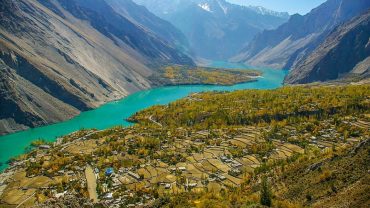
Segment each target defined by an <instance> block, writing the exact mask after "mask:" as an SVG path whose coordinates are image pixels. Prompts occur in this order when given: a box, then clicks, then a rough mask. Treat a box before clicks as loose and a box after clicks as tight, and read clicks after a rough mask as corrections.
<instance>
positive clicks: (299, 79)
mask: <svg viewBox="0 0 370 208" xmlns="http://www.w3.org/2000/svg"><path fill="white" fill-rule="evenodd" d="M369 60H370V10H369V11H368V12H366V13H365V14H363V15H361V16H359V17H357V18H354V19H353V20H351V21H349V22H348V23H346V24H343V25H341V26H339V27H338V28H336V29H335V30H334V31H333V32H332V33H330V35H329V36H328V37H327V38H326V40H325V41H324V42H323V43H322V44H321V45H320V46H319V47H317V48H316V49H315V50H314V51H313V52H312V53H311V54H310V55H309V56H307V57H306V58H304V59H302V60H301V61H300V62H299V63H297V64H296V65H295V66H294V67H293V68H292V70H291V72H290V73H289V75H288V76H287V77H286V79H285V83H289V84H297V83H309V82H314V81H327V80H334V79H338V78H345V77H348V76H351V77H353V78H354V77H356V76H357V77H360V78H366V77H369V75H370V74H369V73H370V64H369Z"/></svg>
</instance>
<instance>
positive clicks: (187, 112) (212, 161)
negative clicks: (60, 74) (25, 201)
mask: <svg viewBox="0 0 370 208" xmlns="http://www.w3.org/2000/svg"><path fill="white" fill-rule="evenodd" d="M368 92H369V86H299V87H298V86H295V87H284V88H280V89H276V90H268V91H267V90H240V91H235V92H230V93H217V92H207V93H199V94H198V93H194V94H192V95H191V96H189V97H187V98H184V99H181V100H178V101H175V102H173V103H172V104H170V105H165V106H159V105H155V106H153V107H151V108H148V109H145V110H143V111H140V112H139V113H137V114H135V116H134V118H135V119H134V120H136V121H138V124H137V125H135V126H133V127H129V128H121V127H116V128H110V129H105V130H103V131H96V130H95V131H94V130H90V131H89V130H83V131H78V132H76V133H74V134H68V135H66V136H64V137H63V139H61V140H60V141H59V142H58V143H59V144H58V145H51V146H50V148H48V149H43V148H39V149H36V150H33V151H32V152H30V153H29V154H28V155H27V156H26V157H24V159H21V160H19V161H17V162H18V165H17V166H12V168H10V169H8V171H14V172H19V173H21V175H19V174H18V175H19V176H20V177H18V178H15V179H16V180H9V181H7V182H6V184H7V187H10V188H6V189H5V192H4V195H3V196H1V197H2V200H3V203H4V204H5V203H6V204H15V205H16V204H19V203H21V202H22V200H16V201H15V200H14V192H13V189H12V188H14V189H15V190H16V191H17V192H16V193H17V195H19V196H21V197H22V198H26V197H28V196H29V193H28V192H27V189H28V188H32V189H34V187H35V186H34V185H35V183H36V182H34V181H42V182H45V183H43V184H42V186H37V188H36V189H38V191H37V195H36V196H35V197H34V198H33V200H30V202H32V201H34V202H35V203H44V202H53V201H55V198H57V197H58V201H63V202H65V200H64V198H63V196H62V195H64V193H68V197H69V196H71V197H74V198H76V199H77V198H78V199H84V200H89V197H91V196H92V195H93V194H94V193H91V194H89V189H90V190H92V189H91V188H89V186H90V185H91V184H92V185H93V186H94V184H93V183H94V181H93V180H94V179H93V178H92V181H90V182H89V181H88V180H91V178H90V179H88V180H86V179H87V178H88V177H86V175H87V174H86V170H87V169H86V166H87V165H91V168H90V169H89V174H90V176H91V177H94V176H92V175H91V174H92V169H93V170H96V171H95V173H97V175H99V177H96V178H97V180H96V182H97V187H98V188H97V189H98V194H99V195H98V198H99V200H100V202H101V203H104V204H108V205H109V206H115V205H116V204H118V203H120V204H121V205H122V203H124V205H126V206H140V203H141V204H146V203H151V202H153V201H155V200H160V197H161V196H166V195H170V196H171V200H176V199H175V198H174V197H181V196H182V195H178V194H179V193H184V194H186V193H188V194H192V193H203V191H206V190H217V192H219V190H221V189H224V190H230V191H231V189H229V188H230V187H234V190H235V189H238V188H240V187H244V188H245V187H247V186H249V185H253V183H256V184H257V183H258V181H259V179H260V176H263V175H265V174H264V173H265V172H266V171H270V170H272V171H271V174H272V175H275V174H276V173H278V174H279V173H282V172H280V171H278V172H276V171H274V170H273V169H274V168H275V167H279V165H282V166H283V167H285V169H284V170H285V171H289V170H290V168H287V167H288V164H289V163H291V162H294V161H295V160H297V159H299V158H300V159H299V160H300V161H301V162H307V159H308V158H312V160H311V161H310V162H309V164H306V165H304V166H302V171H296V172H294V174H300V173H302V172H304V173H305V174H304V175H303V177H306V178H310V177H312V178H317V177H320V180H323V183H320V184H324V185H325V183H324V181H326V180H331V182H330V183H328V184H327V185H325V186H317V182H316V181H317V180H309V181H312V182H313V183H311V184H309V185H310V186H315V187H316V188H315V189H317V188H318V187H321V189H320V190H321V191H318V192H315V194H317V195H315V198H321V197H322V196H326V194H327V193H328V190H332V186H331V185H330V184H334V185H335V187H338V188H341V186H342V181H343V180H341V178H339V177H337V176H336V175H334V174H333V175H332V176H333V177H334V176H335V177H337V178H335V177H334V178H333V177H329V176H331V174H329V175H327V174H325V175H324V177H321V176H319V175H316V173H315V174H312V173H313V171H316V168H312V171H311V170H310V171H307V167H317V164H318V162H320V161H318V160H317V158H320V157H321V156H322V161H323V163H321V162H320V164H324V163H326V161H328V160H326V159H325V157H326V156H327V155H332V156H330V157H332V158H333V159H334V158H336V159H337V158H338V156H340V155H341V154H342V153H343V155H344V156H346V152H347V151H348V152H353V151H352V149H353V148H355V149H354V151H355V150H356V151H357V149H358V147H361V146H365V147H366V144H367V143H366V141H364V140H365V139H366V138H368V136H369V131H368V129H369V126H370V120H369V116H368V113H369V106H368V102H366V101H367V100H366V98H367V97H368V94H369V93H368ZM256 103H258V105H256ZM287 103H289V104H287ZM241 104H242V105H241ZM256 106H258V107H256ZM332 106H336V109H337V110H335V111H333V109H332ZM200 109H202V111H200ZM267 109H268V110H267ZM240 112H242V113H240ZM246 112H248V113H246ZM153 115H155V116H153ZM310 129H315V130H316V131H312V130H310ZM366 151H367V150H366ZM366 151H362V152H363V153H366ZM363 153H361V154H359V156H361V155H365V154H363ZM321 154H322V155H321ZM351 154H352V153H351ZM351 157H352V156H351ZM361 157H362V156H361ZM336 159H335V160H331V161H336ZM284 161H286V163H284ZM343 161H346V159H343ZM353 161H354V162H353V164H360V165H358V166H359V167H361V166H362V165H361V164H366V163H364V161H363V160H361V158H354V160H353ZM357 161H360V162H359V163H356V162H357ZM361 161H363V162H361ZM284 164H285V165H284ZM332 165H335V167H339V166H338V165H336V164H330V165H328V167H332ZM309 169H311V168H309ZM346 169H347V168H344V167H343V168H342V169H341V170H342V171H341V172H340V175H341V174H342V173H343V174H347V173H348V172H343V170H346ZM107 170H112V171H109V172H107ZM279 170H280V169H279ZM333 170H337V168H333V169H331V170H330V172H331V171H333ZM358 170H360V171H357V172H356V174H355V175H356V176H359V177H363V176H364V175H366V174H367V172H366V171H367V170H364V169H363V168H361V169H358ZM325 171H327V169H323V170H320V172H319V173H317V174H320V175H321V174H322V173H321V172H325ZM84 173H85V174H84ZM335 173H337V172H335ZM253 174H255V177H251V176H252V175H253ZM258 174H260V175H258ZM350 174H352V172H351V173H350ZM0 175H1V174H0ZM15 175H17V174H15ZM61 177H63V178H64V177H65V183H64V185H63V186H60V185H59V184H58V183H46V182H53V181H54V182H56V181H58V179H59V178H61ZM321 178H322V179H321ZM345 178H348V174H347V175H346V176H345ZM245 179H250V180H245ZM295 180H296V178H294V177H291V179H289V180H288V181H287V182H289V183H290V184H291V185H290V186H289V187H292V186H294V184H292V182H294V181H295ZM356 180H357V179H356ZM353 181H354V180H352V181H349V182H348V181H347V182H348V183H346V184H345V187H346V186H349V185H351V184H352V183H353ZM20 183H21V184H26V185H22V186H20V185H19V184H20ZM89 184H90V185H89ZM302 184H304V183H303V182H302ZM46 188H47V189H46ZM276 188H277V189H275V190H277V191H283V192H284V190H281V189H279V186H277V187H276ZM315 189H312V190H315ZM45 190H50V193H51V194H50V193H49V192H48V191H45ZM189 190H194V192H192V191H189ZM243 190H244V189H243ZM252 190H255V189H252ZM338 190H339V189H338ZM364 190H365V189H364ZM244 191H245V190H244ZM361 191H362V190H361ZM143 193H145V194H144V195H143ZM310 193H312V192H310ZM361 193H362V192H361ZM298 194H299V193H298ZM66 196H67V195H66ZM301 196H302V197H303V200H302V202H306V200H305V199H306V196H307V194H306V193H302V194H301ZM292 198H295V197H292ZM40 199H41V200H40ZM137 199H139V200H137ZM298 199H299V198H298ZM0 206H1V202H0Z"/></svg>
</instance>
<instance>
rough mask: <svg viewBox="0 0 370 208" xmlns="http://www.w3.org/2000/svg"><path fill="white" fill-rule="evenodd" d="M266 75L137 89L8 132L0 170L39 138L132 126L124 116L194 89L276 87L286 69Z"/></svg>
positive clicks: (1, 145)
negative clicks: (63, 116) (255, 78)
mask: <svg viewBox="0 0 370 208" xmlns="http://www.w3.org/2000/svg"><path fill="white" fill-rule="evenodd" d="M212 67H223V68H248V67H247V66H245V65H241V64H231V63H225V62H214V63H213V64H212ZM259 70H260V71H262V72H263V75H262V76H263V77H262V78H259V79H258V81H257V82H249V83H243V84H237V85H233V86H210V85H186V86H171V87H160V88H155V89H150V90H146V91H141V92H137V93H135V94H132V95H130V96H128V97H125V98H123V99H121V100H119V101H115V102H110V103H107V104H105V105H102V106H101V107H99V108H97V109H95V110H91V111H87V112H83V113H81V114H80V115H78V116H76V117H75V118H73V119H71V120H68V121H65V122H61V123H57V124H53V125H48V126H44V127H39V128H33V129H29V130H26V131H22V132H18V133H14V134H9V135H6V136H2V137H0V172H1V171H3V170H4V169H5V168H6V167H7V166H8V165H7V161H9V159H10V158H12V157H15V156H17V155H20V154H23V153H24V152H25V150H26V149H27V148H28V147H29V146H30V144H31V142H32V141H34V140H36V139H45V140H47V141H55V140H56V138H58V137H60V136H62V135H67V134H69V133H72V132H74V131H77V130H79V129H82V128H85V129H86V128H97V129H105V128H109V127H113V126H117V125H121V126H129V125H131V124H130V123H129V122H126V121H125V119H126V118H128V117H130V116H131V115H133V114H134V113H135V112H138V111H140V110H142V109H144V108H148V107H150V106H153V105H158V104H167V103H169V102H172V101H174V100H177V99H180V98H183V97H185V96H187V95H189V94H191V93H195V92H204V91H234V90H242V89H274V88H278V87H280V86H281V85H282V82H283V79H284V77H285V75H286V73H287V71H286V70H274V69H259Z"/></svg>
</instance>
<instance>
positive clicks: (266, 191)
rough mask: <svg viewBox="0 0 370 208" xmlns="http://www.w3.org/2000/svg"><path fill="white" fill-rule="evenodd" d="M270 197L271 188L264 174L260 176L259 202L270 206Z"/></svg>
mask: <svg viewBox="0 0 370 208" xmlns="http://www.w3.org/2000/svg"><path fill="white" fill-rule="evenodd" d="M271 198H272V193H271V188H270V185H269V184H268V181H267V177H266V176H265V177H263V178H262V184H261V199H260V202H261V204H262V205H265V206H268V207H270V206H271V202H272V201H271Z"/></svg>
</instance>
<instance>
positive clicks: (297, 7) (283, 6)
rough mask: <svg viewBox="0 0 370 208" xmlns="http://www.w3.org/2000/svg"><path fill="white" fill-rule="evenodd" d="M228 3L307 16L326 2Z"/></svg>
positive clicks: (274, 0)
mask: <svg viewBox="0 0 370 208" xmlns="http://www.w3.org/2000/svg"><path fill="white" fill-rule="evenodd" d="M227 1H228V2H231V3H235V4H241V5H253V6H263V7H266V8H267V9H271V10H274V11H280V12H289V14H295V13H299V14H306V13H308V12H309V11H311V9H313V8H315V7H317V6H319V5H320V4H322V3H323V2H325V1H326V0H227Z"/></svg>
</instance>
